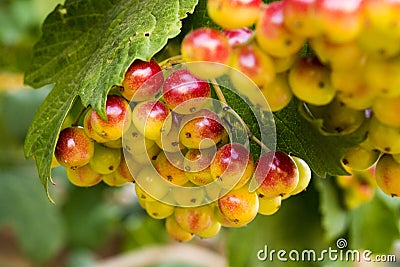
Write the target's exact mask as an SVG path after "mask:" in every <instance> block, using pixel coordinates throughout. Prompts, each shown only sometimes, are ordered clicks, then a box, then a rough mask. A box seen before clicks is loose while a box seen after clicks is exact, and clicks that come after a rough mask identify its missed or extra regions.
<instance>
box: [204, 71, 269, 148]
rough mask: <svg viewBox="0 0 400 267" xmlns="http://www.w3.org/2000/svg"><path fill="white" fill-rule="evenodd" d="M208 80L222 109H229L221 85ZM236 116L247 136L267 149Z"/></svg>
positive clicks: (213, 80)
mask: <svg viewBox="0 0 400 267" xmlns="http://www.w3.org/2000/svg"><path fill="white" fill-rule="evenodd" d="M210 81H211V83H212V85H213V88H214V91H215V93H216V94H217V97H218V99H219V101H221V102H222V103H223V104H224V105H225V107H223V108H222V109H223V110H228V109H230V106H229V105H228V102H227V101H226V98H225V96H224V93H223V92H222V90H221V87H219V85H218V83H217V81H216V80H215V79H211V80H210ZM235 114H236V113H235ZM236 115H237V114H236ZM236 117H237V119H238V120H239V122H240V123H241V124H242V125H244V127H245V130H246V133H247V136H248V137H249V140H253V141H254V142H256V143H257V144H258V145H259V146H260V147H261V148H262V149H263V150H265V151H269V149H268V147H267V146H266V145H265V144H264V143H263V142H261V140H260V139H258V138H257V137H256V136H255V135H253V133H252V132H251V130H250V128H249V126H248V125H247V123H246V122H245V121H244V120H243V119H242V118H241V117H240V116H239V115H237V116H236Z"/></svg>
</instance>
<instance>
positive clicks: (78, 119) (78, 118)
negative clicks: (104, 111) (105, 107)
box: [72, 107, 87, 126]
mask: <svg viewBox="0 0 400 267" xmlns="http://www.w3.org/2000/svg"><path fill="white" fill-rule="evenodd" d="M86 110H87V107H84V108H83V109H82V110H81V111H80V112H79V114H78V116H76V119H75V121H74V123H73V124H72V126H78V124H79V121H80V119H81V117H82V115H83V113H85V111H86Z"/></svg>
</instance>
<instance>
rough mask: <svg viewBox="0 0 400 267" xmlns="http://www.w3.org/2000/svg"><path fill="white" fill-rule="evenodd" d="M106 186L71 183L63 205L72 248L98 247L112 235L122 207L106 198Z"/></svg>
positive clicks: (68, 237)
mask: <svg viewBox="0 0 400 267" xmlns="http://www.w3.org/2000/svg"><path fill="white" fill-rule="evenodd" d="M104 188H105V186H103V185H102V184H99V185H97V186H94V187H90V188H80V187H76V186H72V187H71V188H70V189H69V195H68V199H67V201H66V202H65V203H64V206H63V208H62V211H63V214H64V216H65V218H64V220H65V224H66V229H67V233H68V235H67V242H68V244H69V245H70V246H71V247H73V248H90V249H94V248H98V247H99V246H101V245H102V244H103V243H104V242H105V241H106V240H107V238H108V237H109V234H110V233H112V230H113V229H114V228H113V226H114V224H115V221H116V220H118V218H120V213H121V208H120V207H118V206H117V205H114V204H112V203H108V202H106V201H105V198H104V197H105V194H104Z"/></svg>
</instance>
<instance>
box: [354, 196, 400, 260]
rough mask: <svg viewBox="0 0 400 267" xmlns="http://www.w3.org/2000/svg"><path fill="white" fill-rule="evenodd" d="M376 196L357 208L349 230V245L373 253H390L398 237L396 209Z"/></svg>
mask: <svg viewBox="0 0 400 267" xmlns="http://www.w3.org/2000/svg"><path fill="white" fill-rule="evenodd" d="M385 197H386V198H387V196H382V195H379V194H376V195H375V197H374V198H373V200H372V201H371V202H369V203H366V204H364V205H362V206H360V207H359V208H357V209H356V210H355V211H354V213H353V220H352V224H351V228H350V245H351V246H352V247H354V248H356V249H368V250H371V251H372V252H373V253H378V254H379V253H390V252H392V249H393V244H394V241H395V240H397V239H398V238H399V237H400V233H399V223H398V222H399V213H398V209H393V208H392V207H390V206H388V205H387V203H385V201H383V200H382V199H381V198H385Z"/></svg>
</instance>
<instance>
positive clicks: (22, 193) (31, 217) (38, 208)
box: [0, 166, 64, 262]
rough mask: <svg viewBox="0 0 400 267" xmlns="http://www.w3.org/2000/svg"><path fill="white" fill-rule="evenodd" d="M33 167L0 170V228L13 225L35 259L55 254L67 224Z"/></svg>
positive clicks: (62, 239) (43, 260)
mask: <svg viewBox="0 0 400 267" xmlns="http://www.w3.org/2000/svg"><path fill="white" fill-rule="evenodd" d="M34 172H35V170H34V168H32V167H23V168H21V166H19V167H18V169H8V170H2V169H0V177H1V179H0V228H1V226H3V225H4V224H6V225H11V227H12V228H13V229H14V230H15V233H16V235H17V239H18V244H19V245H20V248H21V250H22V252H23V253H25V255H26V256H27V257H29V258H30V259H31V260H33V261H35V262H45V261H47V260H49V259H50V258H51V257H53V256H54V255H55V254H56V253H57V252H58V251H59V249H60V248H61V246H62V245H63V241H64V224H63V221H62V219H61V218H62V216H61V214H60V213H59V212H58V210H57V209H56V208H55V207H54V206H53V205H52V204H50V203H49V202H48V200H47V199H46V197H45V196H44V195H43V191H42V189H41V187H40V185H39V184H38V183H36V182H35V180H34V179H29V178H30V177H31V176H32V173H34Z"/></svg>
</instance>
